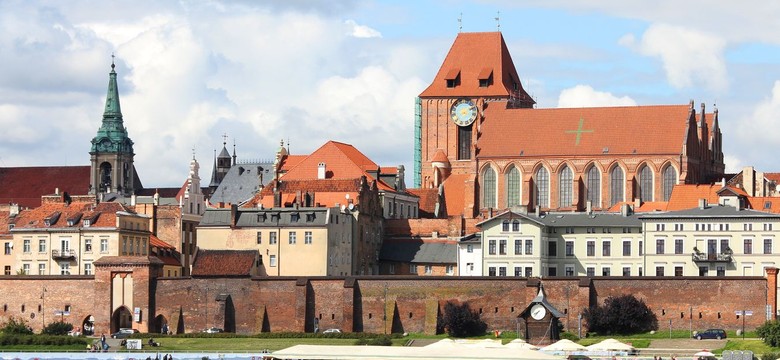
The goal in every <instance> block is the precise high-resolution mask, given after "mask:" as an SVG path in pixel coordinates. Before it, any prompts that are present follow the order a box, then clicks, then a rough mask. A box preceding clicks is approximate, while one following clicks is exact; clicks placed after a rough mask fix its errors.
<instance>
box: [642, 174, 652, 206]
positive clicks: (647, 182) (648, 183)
mask: <svg viewBox="0 0 780 360" xmlns="http://www.w3.org/2000/svg"><path fill="white" fill-rule="evenodd" d="M639 199H640V200H642V202H647V201H653V170H650V167H649V166H647V165H645V166H642V169H641V170H639Z"/></svg>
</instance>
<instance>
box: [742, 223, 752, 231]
mask: <svg viewBox="0 0 780 360" xmlns="http://www.w3.org/2000/svg"><path fill="white" fill-rule="evenodd" d="M742 229H743V230H745V231H753V224H744V226H742Z"/></svg>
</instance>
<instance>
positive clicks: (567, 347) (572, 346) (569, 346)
mask: <svg viewBox="0 0 780 360" xmlns="http://www.w3.org/2000/svg"><path fill="white" fill-rule="evenodd" d="M585 350H588V348H586V347H584V346H582V345H580V344H577V343H576V342H574V341H571V340H567V339H563V340H558V341H556V342H555V343H553V344H550V345H547V346H545V347H543V348H542V349H541V351H549V352H553V351H585Z"/></svg>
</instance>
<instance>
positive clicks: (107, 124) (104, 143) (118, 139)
mask: <svg viewBox="0 0 780 360" xmlns="http://www.w3.org/2000/svg"><path fill="white" fill-rule="evenodd" d="M114 67H115V65H114V63H113V61H112V62H111V72H110V73H109V81H108V94H107V95H106V107H105V110H104V111H103V123H102V124H101V125H100V129H98V131H97V135H96V136H95V137H94V138H93V139H92V147H91V149H90V151H89V155H90V163H91V166H92V168H91V172H90V190H89V191H90V194H107V193H116V194H119V195H120V196H130V195H132V194H133V193H134V191H135V190H136V189H137V188H140V186H141V184H140V183H139V182H138V181H137V180H136V178H137V177H136V174H135V168H134V166H133V157H134V156H135V154H134V153H133V141H132V140H130V137H128V135H127V129H126V128H125V126H124V123H123V121H122V109H121V107H120V106H119V89H118V88H117V83H116V71H114ZM99 198H100V197H99Z"/></svg>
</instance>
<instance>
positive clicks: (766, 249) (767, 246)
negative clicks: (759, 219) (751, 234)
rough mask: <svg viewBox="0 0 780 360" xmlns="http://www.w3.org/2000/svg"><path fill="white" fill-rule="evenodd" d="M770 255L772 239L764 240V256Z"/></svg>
mask: <svg viewBox="0 0 780 360" xmlns="http://www.w3.org/2000/svg"><path fill="white" fill-rule="evenodd" d="M770 225H771V224H770ZM771 253H772V239H764V254H771Z"/></svg>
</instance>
